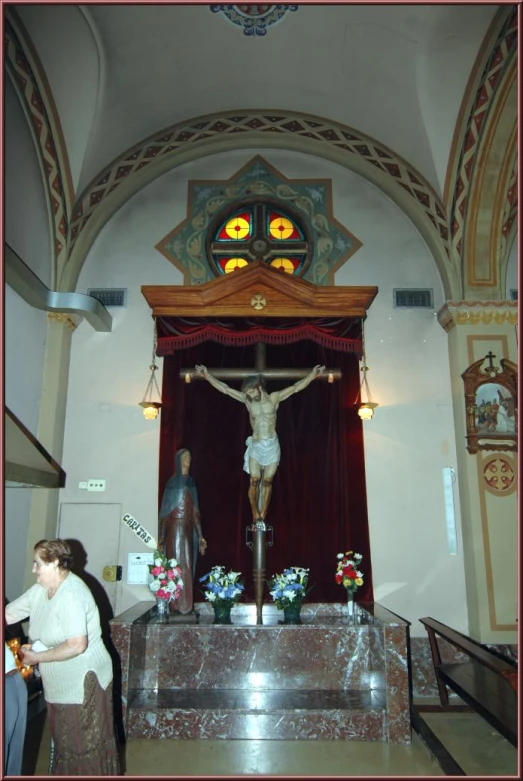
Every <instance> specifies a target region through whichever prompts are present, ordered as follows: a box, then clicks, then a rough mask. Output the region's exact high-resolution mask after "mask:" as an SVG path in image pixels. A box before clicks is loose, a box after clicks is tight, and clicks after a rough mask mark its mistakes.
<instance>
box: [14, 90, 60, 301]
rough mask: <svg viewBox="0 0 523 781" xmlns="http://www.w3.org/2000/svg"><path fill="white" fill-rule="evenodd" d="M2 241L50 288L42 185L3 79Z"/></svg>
mask: <svg viewBox="0 0 523 781" xmlns="http://www.w3.org/2000/svg"><path fill="white" fill-rule="evenodd" d="M4 83H5V114H4V116H5V157H4V164H5V169H4V177H5V182H4V187H5V192H6V193H7V197H6V199H5V202H4V203H5V219H4V240H5V241H6V242H7V244H9V245H10V246H11V247H12V248H13V249H14V251H15V252H16V253H17V255H19V256H20V258H21V259H22V260H23V261H24V263H25V264H26V265H27V266H29V268H30V269H31V270H32V271H33V272H34V273H35V274H36V276H37V277H39V278H40V279H41V281H42V282H43V283H44V285H47V287H51V243H50V233H49V218H48V212H47V204H46V199H45V191H44V183H43V179H42V173H41V170H40V165H39V162H38V157H37V154H36V150H35V146H34V142H33V138H32V136H31V131H30V130H29V125H28V124H27V120H26V118H25V115H24V112H23V109H22V107H21V105H20V101H19V99H18V96H17V94H16V92H15V91H14V88H13V87H12V85H11V81H10V80H9V78H8V77H7V75H6V76H5V81H4Z"/></svg>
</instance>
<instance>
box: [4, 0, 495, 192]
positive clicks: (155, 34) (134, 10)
mask: <svg viewBox="0 0 523 781" xmlns="http://www.w3.org/2000/svg"><path fill="white" fill-rule="evenodd" d="M497 9H498V6H495V5H485V4H468V5H399V6H398V5H391V6H386V5H372V4H360V5H346V4H340V5H324V4H323V3H321V4H315V5H306V4H302V5H300V6H299V8H298V10H297V11H295V12H288V13H287V14H286V15H285V17H284V18H283V19H282V20H281V21H280V22H279V23H278V24H277V25H275V26H273V27H269V28H268V30H267V34H266V35H265V36H250V37H249V36H246V35H245V34H244V33H243V30H242V28H241V27H239V26H235V25H233V24H232V23H231V22H229V21H228V20H227V19H226V18H225V17H224V16H223V15H222V14H220V13H213V12H211V9H210V6H209V5H208V4H193V5H177V4H168V5H154V4H138V5H127V4H123V5H111V4H100V5H82V6H75V5H47V4H38V5H17V6H16V12H17V13H18V15H19V17H20V19H21V20H22V22H23V24H24V26H25V27H26V29H27V31H28V34H29V36H30V38H31V39H32V41H33V43H34V45H35V47H36V50H37V52H38V55H39V57H40V59H41V62H42V64H43V67H44V69H45V72H46V75H47V78H48V81H49V85H50V88H51V90H52V94H53V98H54V100H55V102H56V106H57V109H58V113H59V115H60V120H61V124H62V130H63V133H64V137H65V142H66V146H67V150H68V156H69V163H70V166H71V172H72V177H73V184H74V189H75V191H76V192H77V193H78V192H79V191H81V190H82V189H84V188H85V187H86V186H87V185H88V184H89V182H90V181H91V180H92V179H93V178H94V177H95V176H96V175H97V174H98V173H99V172H100V171H101V170H102V169H103V168H104V167H105V166H107V165H108V164H110V163H111V161H113V160H114V159H115V158H117V157H118V156H119V155H121V154H122V152H124V151H125V150H126V149H128V148H129V147H131V146H133V145H135V144H137V143H139V142H140V141H142V140H143V139H144V138H146V137H148V136H150V135H152V134H154V133H157V132H158V131H160V130H162V129H163V128H166V127H169V126H171V125H173V124H175V123H180V122H183V121H186V120H188V119H192V118H194V117H197V116H200V115H205V114H210V113H215V112H220V111H230V110H239V109H265V110H270V109H274V110H276V109H279V110H288V111H290V112H307V113H309V114H315V115H318V116H320V117H325V118H328V119H330V120H333V121H336V122H340V123H344V124H346V125H348V126H350V127H353V128H356V129H357V130H358V131H360V132H361V133H364V134H366V135H368V136H370V137H372V138H374V139H375V140H376V141H379V142H381V143H382V144H384V145H386V146H387V147H389V148H391V149H392V150H393V151H394V152H395V153H396V155H399V156H401V157H403V158H405V159H406V160H407V161H408V162H409V163H410V164H411V165H412V166H413V167H414V168H416V169H417V170H418V171H419V172H420V173H421V174H422V175H423V176H424V177H425V178H426V179H427V180H428V182H429V183H430V184H432V186H433V187H434V189H435V191H436V192H438V193H440V194H441V193H442V192H443V187H444V182H445V176H446V171H447V164H448V161H449V155H450V150H451V144H452V138H453V133H454V129H455V126H456V121H457V118H458V114H459V110H460V106H461V102H462V99H463V96H464V93H465V88H466V85H467V80H468V78H469V76H470V73H471V69H472V67H473V64H474V61H475V58H476V56H477V54H478V51H479V48H480V45H481V43H482V40H483V38H484V36H485V33H486V31H487V29H488V26H489V24H490V22H491V21H492V18H493V17H494V14H495V13H496V10H497Z"/></svg>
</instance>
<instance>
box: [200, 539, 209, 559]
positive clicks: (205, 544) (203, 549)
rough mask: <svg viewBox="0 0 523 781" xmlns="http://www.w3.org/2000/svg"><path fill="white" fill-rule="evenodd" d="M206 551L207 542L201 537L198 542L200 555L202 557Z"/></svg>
mask: <svg viewBox="0 0 523 781" xmlns="http://www.w3.org/2000/svg"><path fill="white" fill-rule="evenodd" d="M206 550H207V540H204V539H203V537H202V538H201V540H200V553H201V555H202V556H205V551H206Z"/></svg>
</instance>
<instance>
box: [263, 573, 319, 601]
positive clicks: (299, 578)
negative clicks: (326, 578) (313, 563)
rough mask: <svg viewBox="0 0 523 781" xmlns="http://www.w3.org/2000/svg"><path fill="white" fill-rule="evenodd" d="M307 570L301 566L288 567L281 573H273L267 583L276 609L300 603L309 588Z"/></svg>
mask: <svg viewBox="0 0 523 781" xmlns="http://www.w3.org/2000/svg"><path fill="white" fill-rule="evenodd" d="M308 583H309V570H308V569H304V568H303V567H289V568H288V569H285V570H283V573H282V574H281V575H275V576H274V577H273V578H272V580H271V581H270V583H269V589H270V593H271V597H272V598H273V600H274V601H275V603H276V607H277V608H278V610H283V609H284V608H286V607H290V605H301V603H302V602H303V600H304V599H305V597H306V596H307V594H308V593H309V591H310V589H308V588H307V586H308Z"/></svg>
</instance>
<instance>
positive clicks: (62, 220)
mask: <svg viewBox="0 0 523 781" xmlns="http://www.w3.org/2000/svg"><path fill="white" fill-rule="evenodd" d="M4 22H5V23H4V44H5V58H6V69H7V72H8V73H9V76H10V77H11V79H12V82H13V84H14V86H15V89H16V91H17V93H18V95H19V97H20V99H21V101H22V103H23V105H24V107H25V112H26V115H27V116H28V117H29V118H30V121H31V124H32V129H33V132H34V134H35V139H36V142H37V143H36V151H37V154H38V155H39V156H40V158H41V166H42V171H43V175H44V185H45V188H46V194H47V198H48V202H49V205H50V211H51V221H52V230H53V251H54V261H53V268H54V269H56V270H58V269H59V268H61V266H62V264H63V263H65V261H66V259H67V256H68V249H69V247H68V229H69V224H68V213H69V208H68V200H67V192H68V187H67V186H66V176H67V173H66V174H65V176H64V172H63V171H62V166H61V163H60V156H62V158H63V156H64V154H65V155H66V153H64V149H63V148H62V143H60V141H59V140H58V139H57V137H56V136H55V134H54V133H53V128H52V124H51V121H50V116H49V114H50V110H51V109H50V106H49V100H48V98H47V97H46V95H45V93H44V92H43V90H41V89H40V86H39V81H40V80H43V79H45V77H44V76H42V73H41V71H43V69H42V66H41V65H39V63H35V62H32V61H31V60H32V58H31V57H30V53H29V47H28V45H27V44H26V43H25V42H22V40H21V39H20V38H19V36H18V34H17V32H16V31H15V28H14V26H13V24H12V23H11V21H10V20H9V19H8V18H7V15H6V18H5V20H4ZM65 159H67V157H65ZM66 165H67V164H66Z"/></svg>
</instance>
